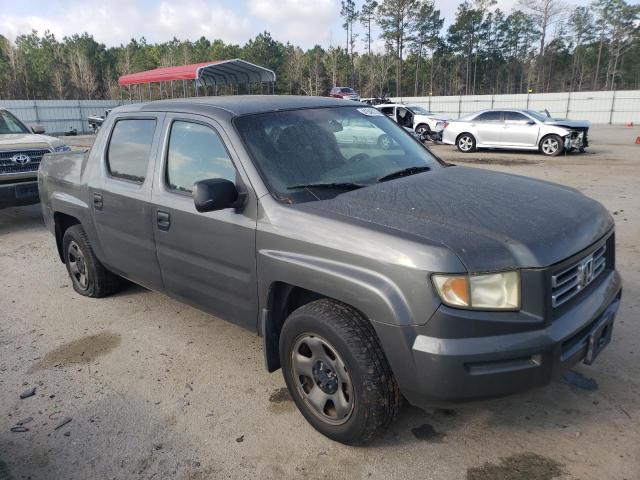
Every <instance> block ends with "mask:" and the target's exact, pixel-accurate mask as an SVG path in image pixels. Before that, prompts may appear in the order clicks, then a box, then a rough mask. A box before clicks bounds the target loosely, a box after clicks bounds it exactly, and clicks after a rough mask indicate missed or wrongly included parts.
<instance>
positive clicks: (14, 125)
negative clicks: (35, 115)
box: [0, 110, 30, 135]
mask: <svg viewBox="0 0 640 480" xmlns="http://www.w3.org/2000/svg"><path fill="white" fill-rule="evenodd" d="M10 133H30V132H29V129H28V128H27V127H26V126H25V125H24V123H22V122H21V121H20V120H18V119H17V118H16V117H14V116H13V115H12V114H11V113H9V112H7V111H6V110H0V135H2V134H10Z"/></svg>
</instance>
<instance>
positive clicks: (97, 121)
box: [87, 108, 112, 133]
mask: <svg viewBox="0 0 640 480" xmlns="http://www.w3.org/2000/svg"><path fill="white" fill-rule="evenodd" d="M111 110H112V109H111V108H108V109H106V110H105V111H104V115H89V116H88V117H87V122H89V127H90V128H91V130H93V133H98V132H99V131H100V127H102V124H103V123H104V119H105V118H107V117H108V116H109V112H111Z"/></svg>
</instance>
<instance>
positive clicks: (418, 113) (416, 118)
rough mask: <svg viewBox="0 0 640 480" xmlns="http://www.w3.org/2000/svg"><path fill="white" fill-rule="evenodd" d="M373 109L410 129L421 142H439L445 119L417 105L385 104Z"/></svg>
mask: <svg viewBox="0 0 640 480" xmlns="http://www.w3.org/2000/svg"><path fill="white" fill-rule="evenodd" d="M375 108H377V109H378V110H380V111H381V112H382V113H384V114H385V115H386V116H387V117H389V118H391V119H392V120H393V121H394V122H397V123H398V124H400V125H402V126H403V127H405V128H409V129H412V130H413V131H414V132H416V134H417V135H418V137H419V139H420V140H421V141H425V140H428V139H431V140H439V139H440V133H441V132H442V127H443V126H444V123H445V119H444V118H442V116H440V115H437V114H435V113H432V112H429V111H427V110H425V109H424V108H422V107H421V106H419V105H403V104H400V103H391V104H389V103H387V104H381V105H376V106H375Z"/></svg>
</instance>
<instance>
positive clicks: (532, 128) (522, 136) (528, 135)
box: [500, 111, 540, 147]
mask: <svg viewBox="0 0 640 480" xmlns="http://www.w3.org/2000/svg"><path fill="white" fill-rule="evenodd" d="M539 130H540V126H539V125H538V124H537V123H536V122H534V121H533V120H532V119H531V118H529V117H527V116H526V115H524V114H522V113H520V112H510V111H505V112H504V127H503V129H502V138H501V139H500V144H501V145H502V146H504V147H535V146H536V145H537V143H538V132H539Z"/></svg>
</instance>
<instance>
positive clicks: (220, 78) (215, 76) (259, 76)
mask: <svg viewBox="0 0 640 480" xmlns="http://www.w3.org/2000/svg"><path fill="white" fill-rule="evenodd" d="M172 80H198V81H200V82H203V83H204V84H205V85H206V84H207V83H211V84H220V85H238V84H241V83H245V84H250V83H272V82H275V81H276V75H275V73H274V72H273V71H271V70H269V69H267V68H264V67H260V66H258V65H254V64H253V63H249V62H246V61H244V60H240V59H239V58H235V59H232V60H216V61H211V62H204V63H194V64H191V65H180V66H177V67H164V68H154V69H153V70H147V71H144V72H138V73H130V74H128V75H123V76H121V77H120V78H119V79H118V84H119V85H121V86H124V85H138V84H143V83H154V82H170V81H172Z"/></svg>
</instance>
